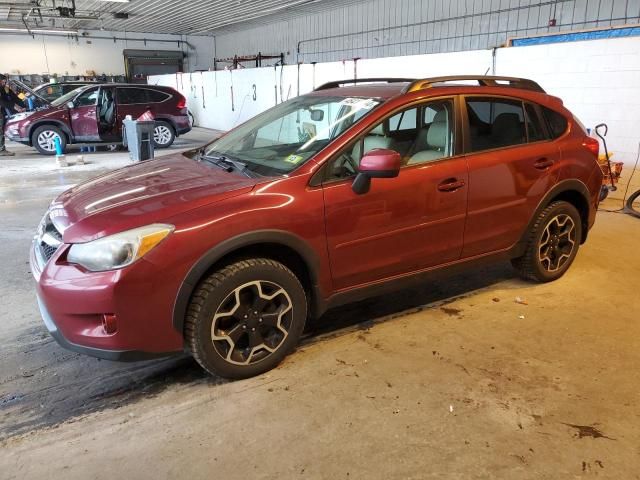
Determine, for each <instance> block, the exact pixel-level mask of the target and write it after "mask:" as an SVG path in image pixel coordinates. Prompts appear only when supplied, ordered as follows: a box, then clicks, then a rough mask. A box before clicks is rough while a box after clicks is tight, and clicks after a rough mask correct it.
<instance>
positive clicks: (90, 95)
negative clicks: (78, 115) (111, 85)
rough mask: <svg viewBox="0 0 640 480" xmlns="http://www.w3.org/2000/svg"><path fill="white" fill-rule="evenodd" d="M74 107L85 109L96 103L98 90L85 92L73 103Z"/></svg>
mask: <svg viewBox="0 0 640 480" xmlns="http://www.w3.org/2000/svg"><path fill="white" fill-rule="evenodd" d="M74 103H75V105H76V107H85V106H89V105H95V104H96V103H98V89H97V88H94V89H93V90H87V91H86V92H84V93H83V94H82V95H80V96H79V97H78V98H76V99H75V101H74Z"/></svg>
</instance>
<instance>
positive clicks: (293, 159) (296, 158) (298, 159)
mask: <svg viewBox="0 0 640 480" xmlns="http://www.w3.org/2000/svg"><path fill="white" fill-rule="evenodd" d="M303 160H304V157H302V156H300V155H294V154H291V155H289V156H288V157H287V158H285V159H284V161H285V162H287V163H293V164H294V165H295V164H298V163H300V162H301V161H303Z"/></svg>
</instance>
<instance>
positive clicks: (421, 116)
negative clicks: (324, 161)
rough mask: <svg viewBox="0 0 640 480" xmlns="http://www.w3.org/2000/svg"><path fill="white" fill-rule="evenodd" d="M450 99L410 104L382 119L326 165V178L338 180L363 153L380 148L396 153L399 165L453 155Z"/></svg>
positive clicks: (352, 168) (353, 171)
mask: <svg viewBox="0 0 640 480" xmlns="http://www.w3.org/2000/svg"><path fill="white" fill-rule="evenodd" d="M453 105H454V104H453V101H452V100H449V99H447V100H438V101H434V102H429V103H425V104H422V105H419V106H413V107H411V108H408V109H406V110H402V111H400V112H399V113H395V114H393V115H392V116H390V117H388V118H386V119H384V120H383V121H382V122H380V123H378V124H377V125H375V126H374V127H373V128H372V129H371V130H369V131H368V132H367V133H366V134H364V135H363V136H362V137H360V138H359V139H358V140H357V141H356V142H355V144H353V145H352V146H351V147H349V148H347V149H346V150H344V151H343V152H341V153H340V154H339V155H338V156H337V157H336V158H335V159H333V160H331V162H330V163H329V164H328V165H327V170H326V172H325V177H324V178H325V181H326V180H341V179H344V178H349V177H352V176H353V175H355V174H356V173H357V170H358V165H359V164H360V160H361V159H362V157H363V155H364V154H366V153H367V152H369V151H371V150H373V149H376V148H384V149H390V150H394V151H396V152H398V153H399V154H400V157H401V158H402V165H403V166H404V165H416V164H421V163H426V162H432V161H436V160H440V159H442V158H446V157H450V156H452V155H453V150H454V149H453V145H454V132H455V127H454V125H455V124H454V115H453V111H454V107H453Z"/></svg>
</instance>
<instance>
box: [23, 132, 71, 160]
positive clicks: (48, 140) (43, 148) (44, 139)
mask: <svg viewBox="0 0 640 480" xmlns="http://www.w3.org/2000/svg"><path fill="white" fill-rule="evenodd" d="M56 138H59V139H60V146H61V147H62V151H63V152H64V151H65V147H66V146H67V137H66V136H65V134H64V133H62V130H60V129H59V128H58V127H54V126H53V125H43V126H41V127H38V128H36V129H35V131H34V132H33V135H32V136H31V144H32V145H33V146H34V147H35V148H36V150H38V152H40V153H41V154H43V155H55V153H56V144H55V139H56Z"/></svg>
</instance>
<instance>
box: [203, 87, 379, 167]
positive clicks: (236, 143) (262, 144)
mask: <svg viewBox="0 0 640 480" xmlns="http://www.w3.org/2000/svg"><path fill="white" fill-rule="evenodd" d="M379 103H380V101H379V100H377V99H373V98H359V97H346V98H345V97H327V96H323V95H303V96H301V97H297V98H294V99H292V100H289V101H287V102H284V103H281V104H280V105H278V106H276V107H274V108H272V109H270V110H267V111H266V112H264V113H263V114H261V115H258V116H256V117H254V118H252V119H251V120H249V121H247V122H246V123H244V124H243V125H241V126H240V127H238V128H236V129H235V130H232V131H231V132H230V133H229V134H227V135H225V136H223V137H221V138H220V139H219V140H217V141H215V142H213V143H212V144H210V145H209V146H207V147H206V148H205V155H207V156H218V157H220V156H224V157H227V158H228V159H230V160H236V161H238V162H241V163H243V164H244V165H246V168H247V169H248V170H251V171H253V172H255V173H257V174H260V175H269V176H271V175H283V174H286V173H288V172H291V171H292V170H294V169H295V168H297V167H299V166H301V165H302V164H304V163H305V162H307V161H308V160H309V159H310V158H311V157H313V156H314V155H315V154H316V153H318V152H319V151H320V150H322V149H323V148H324V147H325V146H327V145H328V144H329V143H330V142H332V141H333V140H334V139H335V138H337V137H338V136H339V135H340V134H342V132H344V131H345V130H346V129H347V128H349V127H351V126H352V125H353V124H354V123H355V122H356V121H358V120H356V118H363V117H364V116H366V114H367V113H369V112H370V111H371V110H372V109H374V108H375V107H376V106H377V105H379Z"/></svg>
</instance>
